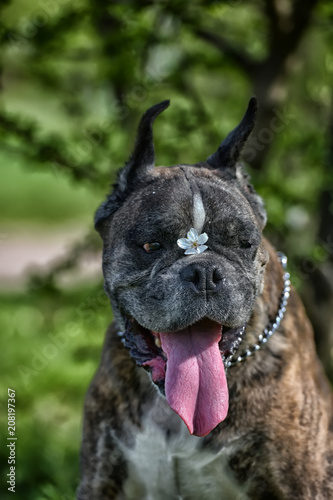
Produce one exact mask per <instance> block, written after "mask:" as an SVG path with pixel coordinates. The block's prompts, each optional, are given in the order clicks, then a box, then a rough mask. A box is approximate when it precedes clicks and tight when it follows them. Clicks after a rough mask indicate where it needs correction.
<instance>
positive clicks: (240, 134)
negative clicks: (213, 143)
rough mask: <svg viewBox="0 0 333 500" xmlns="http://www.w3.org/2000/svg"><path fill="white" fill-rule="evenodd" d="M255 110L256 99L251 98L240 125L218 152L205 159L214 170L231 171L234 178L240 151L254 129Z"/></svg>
mask: <svg viewBox="0 0 333 500" xmlns="http://www.w3.org/2000/svg"><path fill="white" fill-rule="evenodd" d="M257 108H258V103H257V99H256V98H255V97H252V98H251V99H250V101H249V104H248V108H247V110H246V112H245V115H244V116H243V118H242V121H241V122H240V124H239V125H238V126H237V127H236V128H235V129H234V130H233V131H232V132H230V134H228V135H227V137H226V138H225V139H224V140H223V141H222V142H221V144H220V146H219V148H218V150H217V151H216V152H215V153H214V154H212V155H211V156H210V157H209V158H208V159H207V163H208V164H209V165H211V166H212V167H214V168H216V169H225V168H227V169H229V170H230V169H231V170H233V173H234V176H235V177H236V165H237V162H238V160H239V157H240V155H241V152H242V149H243V147H244V146H245V143H246V141H247V139H248V137H249V135H250V134H251V132H252V130H253V128H254V125H255V120H256V115H257Z"/></svg>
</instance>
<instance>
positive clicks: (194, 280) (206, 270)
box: [180, 263, 224, 292]
mask: <svg viewBox="0 0 333 500" xmlns="http://www.w3.org/2000/svg"><path fill="white" fill-rule="evenodd" d="M180 277H181V279H182V280H183V281H185V282H187V283H189V284H190V286H191V287H192V288H193V289H194V290H195V291H197V292H217V291H219V289H220V288H221V285H222V283H223V279H224V276H223V274H222V271H221V269H219V267H217V266H204V265H203V264H198V263H196V264H190V265H189V266H187V267H185V268H184V269H182V271H181V272H180Z"/></svg>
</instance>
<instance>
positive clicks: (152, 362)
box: [119, 318, 245, 436]
mask: <svg viewBox="0 0 333 500" xmlns="http://www.w3.org/2000/svg"><path fill="white" fill-rule="evenodd" d="M244 332H245V325H242V326H241V327H239V328H227V327H224V326H223V325H221V324H219V323H217V322H216V321H212V320H210V319H208V318H203V319H201V320H200V321H198V322H196V323H194V324H192V325H189V326H188V327H186V328H183V329H181V330H179V331H175V332H159V333H158V332H152V331H149V330H148V329H146V328H143V327H142V326H140V325H139V323H138V322H137V321H136V320H134V319H133V318H131V319H128V320H127V323H126V329H125V332H123V333H119V335H120V337H121V340H122V342H123V344H124V346H125V347H126V348H127V349H128V351H129V354H130V356H131V358H132V359H133V360H134V361H135V363H136V364H137V365H138V366H140V367H143V368H144V369H145V370H146V371H148V373H149V375H150V377H151V379H152V381H153V383H154V384H155V385H156V386H157V387H158V389H159V391H160V392H161V394H162V395H163V396H165V397H166V398H167V401H168V403H169V405H170V407H171V408H172V409H173V410H174V411H175V412H176V413H178V415H179V416H180V417H181V418H182V419H183V420H184V422H185V424H186V425H187V427H188V430H189V432H190V433H191V434H195V435H197V436H205V435H206V434H208V433H209V432H210V431H211V430H212V429H213V428H214V427H216V425H218V424H219V423H220V422H222V421H223V420H224V419H225V418H226V416H227V413H228V400H229V396H228V387H227V380H226V365H227V360H228V359H229V358H230V356H232V354H233V353H234V352H235V351H236V350H237V349H238V347H239V345H240V343H241V341H242V339H243V335H244Z"/></svg>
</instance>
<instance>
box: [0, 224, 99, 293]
mask: <svg viewBox="0 0 333 500" xmlns="http://www.w3.org/2000/svg"><path fill="white" fill-rule="evenodd" d="M86 232H87V228H75V229H73V228H69V227H57V228H52V227H51V228H49V227H47V228H31V229H27V228H25V227H20V228H19V227H17V228H1V227H0V288H1V289H13V288H14V289H16V288H21V287H22V286H24V284H25V282H26V280H27V276H28V275H29V273H31V271H34V270H40V271H43V270H47V268H48V267H49V266H50V265H51V264H52V263H54V262H55V261H56V260H58V259H61V258H63V257H64V256H65V255H66V253H68V251H69V249H70V248H71V246H72V245H73V243H75V242H78V241H80V239H82V237H83V236H84V235H85V234H86ZM81 268H82V269H81ZM81 268H80V277H81V278H87V279H89V278H90V277H97V276H99V275H100V274H101V271H100V268H101V265H100V259H99V258H98V257H96V259H89V261H87V262H84V263H83V265H82V266H81Z"/></svg>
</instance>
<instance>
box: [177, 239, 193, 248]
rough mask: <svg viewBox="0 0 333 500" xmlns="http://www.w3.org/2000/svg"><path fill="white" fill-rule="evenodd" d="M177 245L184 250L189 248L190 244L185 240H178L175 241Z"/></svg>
mask: <svg viewBox="0 0 333 500" xmlns="http://www.w3.org/2000/svg"><path fill="white" fill-rule="evenodd" d="M177 245H178V246H179V247H180V248H183V249H184V250H185V248H190V247H191V246H192V243H191V242H190V241H189V240H188V239H187V238H180V240H177Z"/></svg>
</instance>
